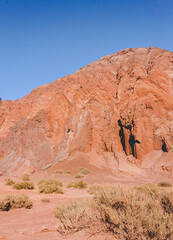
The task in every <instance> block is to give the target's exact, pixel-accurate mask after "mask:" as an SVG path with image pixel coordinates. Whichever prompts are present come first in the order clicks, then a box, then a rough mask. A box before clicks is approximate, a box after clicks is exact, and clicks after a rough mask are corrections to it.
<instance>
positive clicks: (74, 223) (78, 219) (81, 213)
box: [54, 200, 88, 234]
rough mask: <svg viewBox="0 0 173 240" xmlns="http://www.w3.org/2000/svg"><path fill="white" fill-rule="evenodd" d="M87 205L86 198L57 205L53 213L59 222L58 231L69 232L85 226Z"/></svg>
mask: <svg viewBox="0 0 173 240" xmlns="http://www.w3.org/2000/svg"><path fill="white" fill-rule="evenodd" d="M87 206H88V201H87V200H82V201H79V202H76V201H73V202H70V203H66V204H62V205H60V206H57V207H56V208H55V211H54V213H55V216H56V217H57V218H59V220H60V222H61V225H59V226H58V231H59V232H60V233H61V234H67V233H68V234H69V233H72V232H77V231H80V230H82V228H86V227H87V225H88V223H87V222H88V217H87Z"/></svg>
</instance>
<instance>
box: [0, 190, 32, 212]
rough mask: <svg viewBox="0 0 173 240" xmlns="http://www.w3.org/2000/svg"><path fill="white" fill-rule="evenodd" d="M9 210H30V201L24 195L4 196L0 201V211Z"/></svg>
mask: <svg viewBox="0 0 173 240" xmlns="http://www.w3.org/2000/svg"><path fill="white" fill-rule="evenodd" d="M11 208H32V201H31V200H30V199H29V197H28V196H27V195H25V194H19V195H6V196H5V197H4V198H2V199H1V200H0V211H9V210H10V209H11Z"/></svg>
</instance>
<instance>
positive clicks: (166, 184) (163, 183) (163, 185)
mask: <svg viewBox="0 0 173 240" xmlns="http://www.w3.org/2000/svg"><path fill="white" fill-rule="evenodd" d="M157 185H158V186H159V187H172V184H171V183H170V182H159V183H158V184H157Z"/></svg>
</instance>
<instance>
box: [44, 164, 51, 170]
mask: <svg viewBox="0 0 173 240" xmlns="http://www.w3.org/2000/svg"><path fill="white" fill-rule="evenodd" d="M51 166H52V165H51V164H48V165H46V166H44V167H42V170H43V171H45V170H46V169H48V168H50V167H51Z"/></svg>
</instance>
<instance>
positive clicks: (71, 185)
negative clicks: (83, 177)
mask: <svg viewBox="0 0 173 240" xmlns="http://www.w3.org/2000/svg"><path fill="white" fill-rule="evenodd" d="M86 187H87V183H86V182H83V181H78V182H70V183H69V184H68V185H67V188H80V189H81V188H86Z"/></svg>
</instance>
